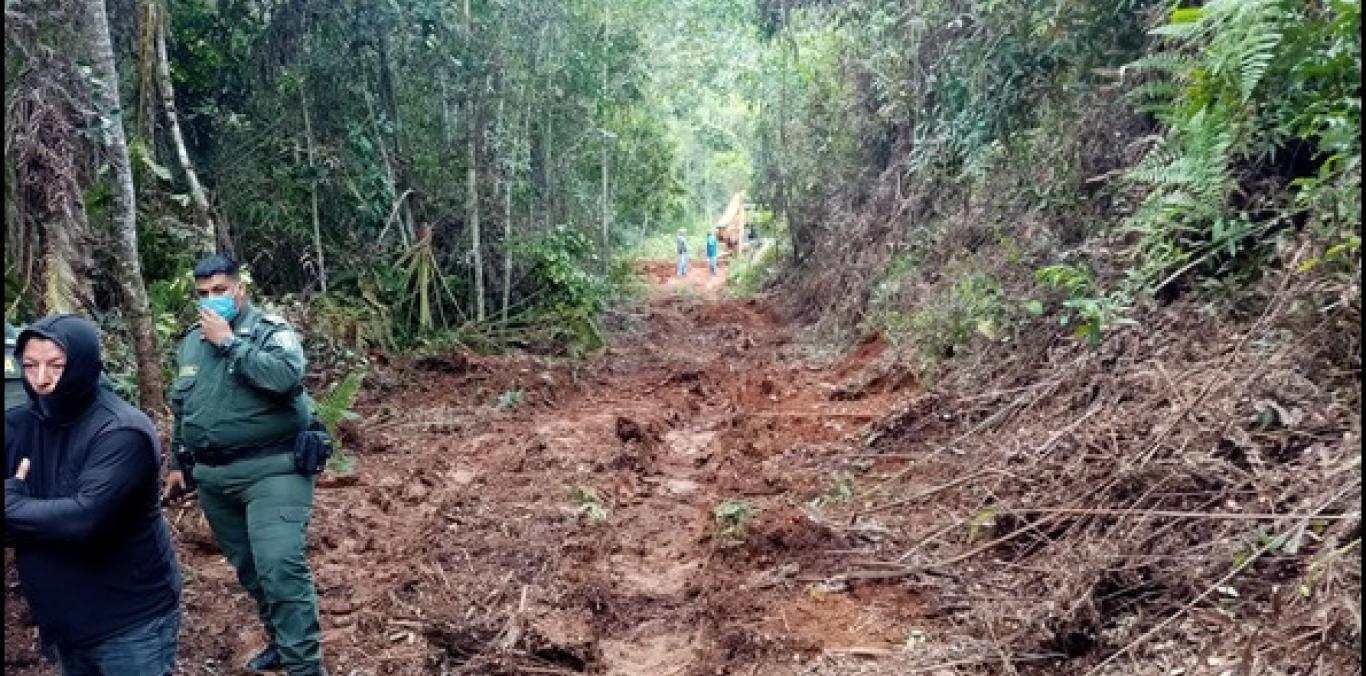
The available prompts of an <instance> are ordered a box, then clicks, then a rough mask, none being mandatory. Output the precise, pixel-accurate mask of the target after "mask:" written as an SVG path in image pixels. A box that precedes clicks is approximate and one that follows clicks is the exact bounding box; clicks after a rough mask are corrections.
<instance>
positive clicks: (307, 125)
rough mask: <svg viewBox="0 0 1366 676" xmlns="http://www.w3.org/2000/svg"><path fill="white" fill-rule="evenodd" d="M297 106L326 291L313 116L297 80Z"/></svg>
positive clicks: (316, 246) (321, 283)
mask: <svg viewBox="0 0 1366 676" xmlns="http://www.w3.org/2000/svg"><path fill="white" fill-rule="evenodd" d="M299 106H300V107H301V108H303V111H304V144H305V146H304V147H305V148H306V149H307V151H308V169H309V173H311V174H312V176H311V178H310V179H309V182H308V183H309V186H308V187H309V193H310V195H309V199H310V201H311V203H312V204H311V206H312V209H313V250H314V251H315V252H316V253H317V256H318V286H319V287H320V288H321V289H322V292H323V293H327V259H326V258H324V257H323V229H322V223H321V222H320V221H319V219H318V163H317V160H315V159H314V153H313V118H312V116H311V115H310V114H309V112H308V88H307V86H306V85H305V83H304V82H303V81H300V82H299Z"/></svg>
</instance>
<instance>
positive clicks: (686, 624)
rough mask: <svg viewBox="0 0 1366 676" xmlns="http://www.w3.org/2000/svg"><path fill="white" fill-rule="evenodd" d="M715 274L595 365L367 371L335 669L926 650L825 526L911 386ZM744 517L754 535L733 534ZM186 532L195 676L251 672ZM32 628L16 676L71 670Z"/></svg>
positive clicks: (615, 336)
mask: <svg viewBox="0 0 1366 676" xmlns="http://www.w3.org/2000/svg"><path fill="white" fill-rule="evenodd" d="M697 267H699V266H695V269H694V270H692V271H691V274H690V276H689V278H688V279H686V280H677V279H671V278H670V276H671V272H672V266H671V265H669V264H657V265H654V266H651V267H649V268H647V269H646V273H647V275H648V276H649V277H650V278H651V279H652V281H653V283H654V294H653V295H652V297H651V298H650V299H649V300H648V301H646V302H644V303H642V304H640V305H639V306H638V307H635V308H633V309H630V310H624V311H621V312H619V313H616V314H614V315H613V316H611V317H609V318H608V322H607V324H608V325H609V330H610V333H611V344H612V347H611V348H609V349H608V350H606V351H605V353H604V354H602V355H599V356H597V357H595V358H594V359H592V360H591V361H590V362H589V363H587V364H578V365H575V364H571V363H566V362H560V361H555V360H549V359H544V358H535V357H529V356H504V357H478V356H470V355H443V356H439V357H431V358H426V359H422V360H417V361H413V362H409V363H403V364H393V365H389V366H385V367H381V368H379V369H377V371H376V372H375V373H373V374H372V375H371V377H370V379H369V380H368V384H367V389H366V392H365V393H364V395H363V398H362V401H361V403H360V404H359V405H358V407H357V408H358V410H359V411H360V412H361V413H362V415H363V418H364V420H363V422H362V423H360V424H358V425H355V426H353V427H351V428H349V429H348V430H347V435H346V436H347V439H346V441H347V443H348V445H349V446H350V448H352V449H353V451H354V453H355V457H356V469H357V471H356V474H355V475H354V476H352V477H336V476H332V475H330V474H329V475H324V478H323V480H322V482H321V483H320V489H319V492H318V499H317V507H316V510H315V515H314V521H313V525H312V527H311V531H310V548H311V550H310V557H311V559H312V561H313V563H314V571H315V576H316V578H317V584H318V589H319V594H320V600H321V605H322V610H323V626H324V630H325V649H326V653H327V655H328V663H329V667H330V668H331V669H332V671H333V673H337V674H356V675H361V674H376V675H377V674H434V673H448V674H572V673H587V674H600V675H605V676H637V675H640V676H646V675H657V676H668V675H677V676H692V675H700V674H731V673H735V674H769V675H778V674H798V673H812V672H811V671H809V669H808V668H809V666H810V665H812V664H814V663H815V661H816V660H818V659H819V658H820V657H821V656H822V655H826V654H830V653H840V652H854V653H876V652H877V651H878V650H880V649H884V648H890V647H894V646H897V645H899V644H900V643H902V642H903V641H904V640H905V638H906V631H907V627H908V626H909V625H910V624H911V623H913V622H915V621H916V620H917V619H918V618H920V617H922V616H923V609H922V607H921V600H920V599H919V598H918V597H917V596H916V594H915V593H914V590H913V589H909V588H906V587H902V586H898V585H896V584H894V583H885V584H877V583H873V584H859V585H850V584H848V583H841V582H840V581H839V580H838V578H832V577H831V576H832V575H834V574H835V573H837V572H838V571H839V570H840V569H841V568H842V567H844V566H845V565H846V564H847V562H848V557H849V555H850V552H851V551H853V550H854V549H855V548H857V546H858V544H859V543H858V541H859V538H860V537H861V535H860V534H859V533H857V532H852V531H850V530H848V529H846V528H843V527H841V525H840V523H839V521H837V520H835V519H832V518H827V517H825V516H823V513H822V511H821V509H820V505H821V504H822V501H831V500H838V499H839V498H840V495H839V491H838V488H839V484H838V476H839V474H838V471H839V470H840V469H841V468H844V467H846V466H847V464H848V463H849V462H850V461H851V459H852V458H855V457H857V454H856V453H853V452H852V451H851V449H853V448H854V447H855V445H856V442H857V441H858V437H859V434H860V433H861V431H862V430H864V427H865V425H866V424H867V423H868V422H871V421H873V420H875V419H877V418H878V417H880V416H881V415H882V414H884V413H885V412H886V410H887V409H888V408H889V407H890V405H891V402H892V400H893V399H894V398H896V397H899V396H904V394H905V392H897V391H895V390H897V389H899V388H900V387H904V386H906V383H905V382H898V381H897V379H895V378H888V377H887V374H886V373H885V372H883V371H881V370H879V362H878V359H877V358H878V356H879V354H880V352H881V349H882V346H881V345H880V344H876V343H874V344H868V345H865V346H863V347H862V348H860V349H858V350H856V351H855V352H853V353H852V354H851V355H849V356H847V357H846V358H845V359H844V360H843V361H840V362H834V363H829V362H822V361H820V360H814V359H813V358H812V355H809V354H805V353H804V351H803V349H802V348H801V347H800V346H799V345H798V344H796V343H795V342H794V341H793V339H792V335H791V328H790V327H789V326H788V325H787V324H786V323H785V322H784V321H783V320H782V318H780V317H779V316H777V315H776V314H775V313H774V311H773V310H772V309H771V308H769V307H767V306H766V305H765V304H764V303H762V302H759V301H737V300H729V299H726V298H724V289H723V288H722V287H721V285H720V284H719V282H718V281H714V280H712V279H711V278H709V277H708V276H707V273H706V269H705V266H700V267H701V269H700V270H699V269H696V268H697ZM509 393H513V394H509ZM500 398H501V399H502V400H503V401H504V402H505V404H506V403H507V402H511V401H520V404H519V405H516V406H507V405H504V406H502V407H500V406H498V405H497V402H498V401H499V400H500ZM723 503H724V504H727V505H730V506H732V507H734V508H736V510H738V511H737V512H736V514H737V516H734V517H733V518H732V520H730V521H724V520H723V521H721V522H718V518H717V516H716V510H717V508H718V506H719V505H722V504H723ZM169 516H170V518H171V520H172V522H173V524H174V525H175V532H176V537H177V540H178V543H179V547H180V549H179V551H180V553H181V561H182V564H183V566H184V568H185V570H186V593H185V597H186V599H185V603H186V608H187V617H186V626H185V630H184V634H183V637H182V650H181V654H182V671H183V673H187V674H233V673H241V672H239V671H238V670H237V665H240V664H242V662H243V661H244V660H245V659H246V658H247V657H249V656H250V655H251V654H252V653H253V652H254V651H255V650H256V649H258V648H259V647H260V645H261V640H262V639H261V637H260V635H259V632H258V630H257V629H256V628H255V627H254V619H253V618H254V613H252V612H251V609H250V607H249V605H248V601H247V599H246V597H245V595H244V594H243V593H241V592H240V591H239V590H238V589H237V587H236V584H235V582H234V580H233V575H232V572H231V570H230V569H229V568H228V567H227V566H226V564H225V563H224V562H223V561H222V559H221V557H220V556H218V554H217V551H216V546H215V545H214V542H213V538H212V536H211V534H210V533H209V531H208V528H207V525H206V524H205V523H204V521H203V518H202V516H200V515H199V513H198V510H197V508H195V507H193V506H190V507H188V508H180V509H172V511H171V512H170V513H169ZM728 525H729V526H732V528H731V530H730V531H728V532H727V531H726V529H725V526H728ZM9 597H10V599H11V600H13V599H14V597H15V594H14V592H13V589H12V588H11V590H10V592H9ZM10 605H11V607H13V606H17V605H21V604H13V603H12V604H10ZM22 614H23V611H22V609H18V610H11V612H10V613H9V615H8V617H9V621H8V622H7V625H6V632H7V633H6V636H7V640H6V644H7V651H6V671H7V672H9V671H13V672H14V673H20V674H23V673H50V672H44V671H42V670H40V669H36V668H34V667H32V666H30V665H32V663H33V660H32V652H31V647H30V643H31V641H30V639H29V637H28V635H27V634H25V633H24V632H25V631H26V629H25V628H24V627H23V626H22V623H21V621H20V620H21V619H22ZM16 647H17V649H16Z"/></svg>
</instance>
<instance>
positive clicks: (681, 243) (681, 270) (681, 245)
mask: <svg viewBox="0 0 1366 676" xmlns="http://www.w3.org/2000/svg"><path fill="white" fill-rule="evenodd" d="M678 276H679V277H687V276H688V231H687V230H686V229H685V228H679V229H678Z"/></svg>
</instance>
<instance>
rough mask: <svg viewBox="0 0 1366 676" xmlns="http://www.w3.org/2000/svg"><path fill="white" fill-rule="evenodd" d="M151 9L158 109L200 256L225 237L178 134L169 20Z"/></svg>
mask: <svg viewBox="0 0 1366 676" xmlns="http://www.w3.org/2000/svg"><path fill="white" fill-rule="evenodd" d="M150 6H151V8H153V9H152V10H151V11H149V12H148V20H149V21H152V22H154V23H153V25H152V27H151V30H153V31H155V35H156V50H157V53H156V72H157V90H158V91H159V92H160V93H161V109H162V112H164V113H165V115H166V125H167V127H169V128H170V132H171V143H172V145H174V146H175V154H176V159H177V160H178V161H179V162H180V169H181V171H183V172H185V181H186V182H187V183H189V184H190V200H191V201H192V202H193V203H194V210H195V215H196V216H198V217H199V225H200V227H201V228H202V229H203V231H202V232H201V233H200V238H199V249H200V253H203V254H209V253H213V252H215V251H217V250H218V249H219V244H218V243H219V242H220V241H222V240H223V239H225V238H224V237H223V234H224V233H222V232H220V231H219V229H218V226H217V225H216V224H215V223H214V218H213V211H212V209H211V208H210V207H209V198H208V197H207V196H206V195H205V194H204V186H203V185H201V184H200V183H199V174H197V173H196V172H195V170H194V164H192V163H191V162H190V153H189V151H188V150H186V148H185V137H184V136H183V135H182V134H181V133H180V116H179V115H178V114H177V113H176V106H175V89H174V88H173V86H172V84H171V63H170V59H168V58H167V56H166V31H167V28H166V26H167V24H168V23H169V22H170V17H168V16H166V14H165V12H164V11H159V10H157V9H155V8H157V7H158V5H157V3H155V2H153V3H151V5H150Z"/></svg>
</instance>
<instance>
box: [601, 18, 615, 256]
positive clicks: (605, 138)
mask: <svg viewBox="0 0 1366 676" xmlns="http://www.w3.org/2000/svg"><path fill="white" fill-rule="evenodd" d="M611 7H612V5H611V3H608V4H607V5H606V8H605V9H604V13H603V15H602V106H603V119H602V197H601V204H599V211H600V214H599V215H600V216H601V217H602V272H603V274H607V269H608V267H609V266H610V265H611V263H610V258H611V254H610V252H609V251H608V241H609V240H608V237H609V234H608V228H609V227H610V223H611V220H612V219H611V216H610V215H609V213H608V212H609V210H610V209H611V204H612V203H611V200H610V199H609V196H608V193H607V179H608V167H607V160H608V146H609V145H610V138H611V137H610V136H609V132H608V131H607V106H608V82H607V77H608V74H607V53H608V52H607V47H608V42H609V40H608V37H609V36H610V35H611V30H612V23H611V22H612V13H611Z"/></svg>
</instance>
